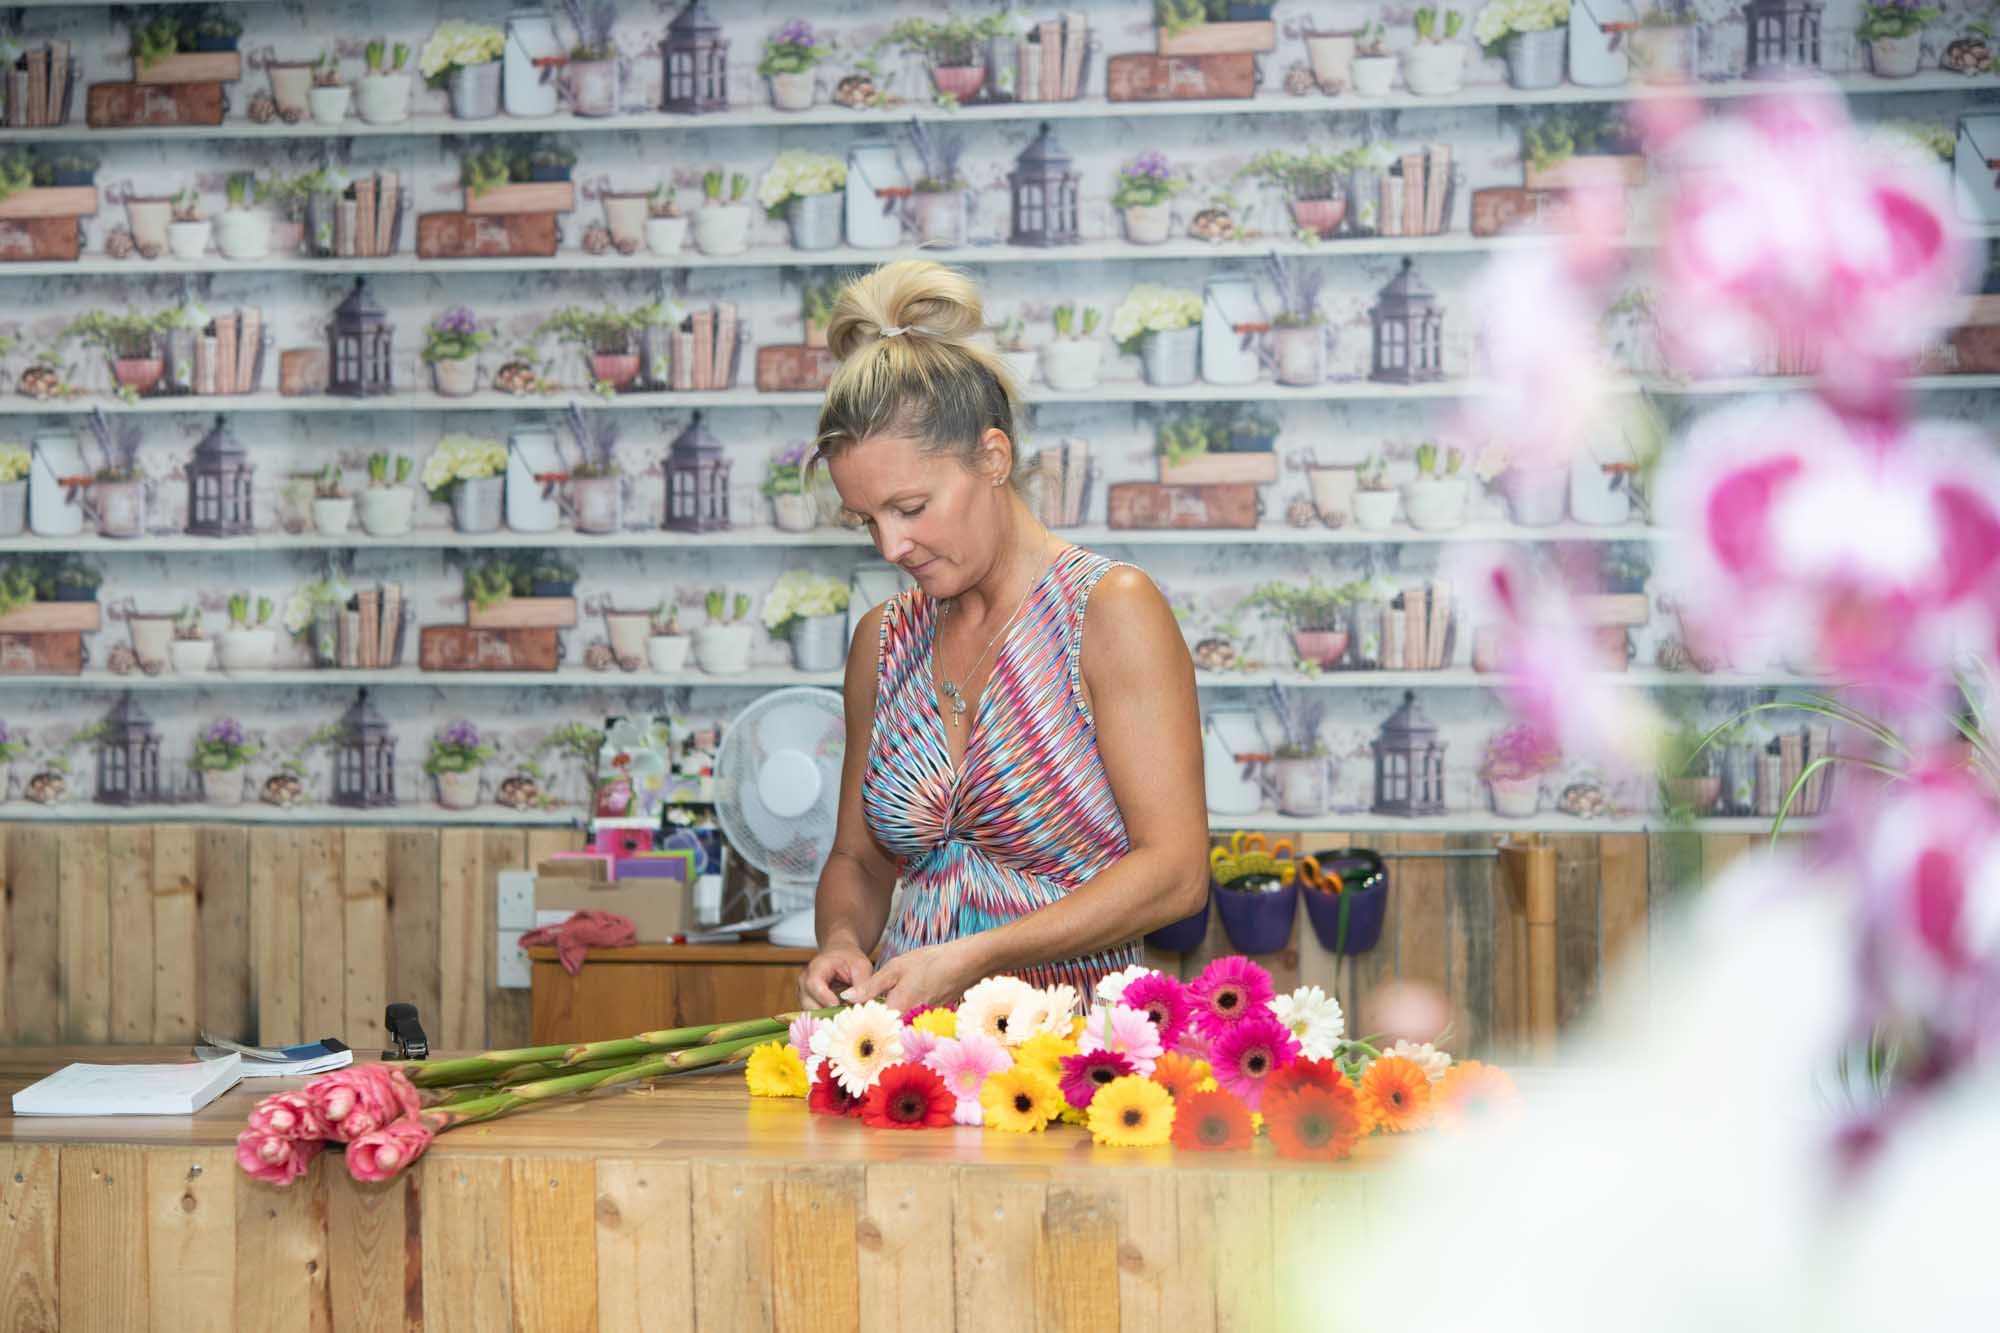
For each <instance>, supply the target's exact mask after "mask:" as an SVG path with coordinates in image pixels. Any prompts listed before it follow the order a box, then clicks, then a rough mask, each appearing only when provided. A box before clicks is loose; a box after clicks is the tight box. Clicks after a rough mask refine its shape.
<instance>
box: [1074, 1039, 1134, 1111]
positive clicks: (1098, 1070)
mask: <svg viewBox="0 0 2000 1333" xmlns="http://www.w3.org/2000/svg"><path fill="white" fill-rule="evenodd" d="M1062 1071H1063V1073H1062V1095H1063V1100H1064V1101H1066V1102H1068V1103H1069V1104H1070V1105H1071V1106H1074V1107H1075V1108H1076V1109H1077V1110H1079V1111H1082V1110H1086V1109H1088V1107H1089V1106H1090V1099H1091V1098H1092V1097H1095V1096H1096V1095H1097V1090H1098V1089H1099V1088H1101V1087H1103V1086H1104V1085H1105V1084H1107V1083H1109V1082H1110V1081H1111V1080H1112V1079H1114V1078H1123V1077H1125V1075H1127V1074H1136V1073H1138V1072H1139V1069H1138V1066H1136V1065H1134V1064H1133V1063H1132V1062H1131V1061H1130V1060H1129V1059H1127V1058H1126V1057H1125V1056H1123V1055H1120V1054H1119V1053H1118V1052H1117V1051H1086V1052H1084V1053H1082V1054H1079V1055H1065V1056H1064V1057H1063V1058H1062Z"/></svg>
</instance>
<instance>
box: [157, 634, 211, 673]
mask: <svg viewBox="0 0 2000 1333" xmlns="http://www.w3.org/2000/svg"><path fill="white" fill-rule="evenodd" d="M167 660H168V661H169V662H171V663H172V664H173V668H174V674H175V675H176V676H199V675H203V674H205V673H206V672H207V671H208V669H209V668H210V667H211V666H213V665H215V640H214V639H175V640H174V641H173V643H172V645H171V646H169V647H168V649H167Z"/></svg>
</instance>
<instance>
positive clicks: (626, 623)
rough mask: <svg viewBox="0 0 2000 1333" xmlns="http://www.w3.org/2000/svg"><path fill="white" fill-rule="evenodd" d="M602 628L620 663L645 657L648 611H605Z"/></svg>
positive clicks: (649, 625)
mask: <svg viewBox="0 0 2000 1333" xmlns="http://www.w3.org/2000/svg"><path fill="white" fill-rule="evenodd" d="M604 628H605V629H606V631H608V632H609V634H610V636H611V651H612V653H613V654H614V655H615V656H617V657H618V658H619V659H620V660H621V661H622V660H623V659H625V658H628V657H640V658H643V657H645V656H646V652H647V648H646V640H647V639H649V638H651V637H652V632H653V616H652V613H651V612H650V611H606V612H605V613H604ZM745 628H746V629H747V628H748V627H747V626H746V627H745Z"/></svg>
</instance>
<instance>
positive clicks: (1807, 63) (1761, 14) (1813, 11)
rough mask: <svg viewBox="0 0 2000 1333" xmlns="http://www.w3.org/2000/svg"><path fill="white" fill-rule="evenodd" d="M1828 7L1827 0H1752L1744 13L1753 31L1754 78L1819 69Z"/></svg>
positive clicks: (1751, 61)
mask: <svg viewBox="0 0 2000 1333" xmlns="http://www.w3.org/2000/svg"><path fill="white" fill-rule="evenodd" d="M1825 7H1826V6H1825V4H1824V2H1823V0H1750V4H1749V7H1748V8H1747V9H1745V10H1744V13H1743V19H1744V23H1745V25H1746V26H1747V27H1748V29H1749V32H1750V58H1749V64H1748V68H1747V70H1746V72H1747V73H1748V74H1749V75H1750V77H1751V78H1753V79H1776V78H1783V77H1785V76H1786V75H1788V74H1800V73H1804V72H1806V71H1809V70H1816V69H1818V68H1819V50H1820V48H1819V21H1820V11H1821V10H1822V9H1824V8H1825Z"/></svg>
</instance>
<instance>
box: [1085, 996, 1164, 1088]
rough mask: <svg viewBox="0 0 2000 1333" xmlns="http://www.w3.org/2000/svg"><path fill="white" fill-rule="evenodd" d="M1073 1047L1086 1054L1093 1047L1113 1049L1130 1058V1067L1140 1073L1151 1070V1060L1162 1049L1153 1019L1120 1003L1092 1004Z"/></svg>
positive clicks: (1156, 1058) (1157, 1057)
mask: <svg viewBox="0 0 2000 1333" xmlns="http://www.w3.org/2000/svg"><path fill="white" fill-rule="evenodd" d="M1076 1048H1077V1050H1079V1051H1082V1052H1083V1053H1084V1054H1086V1055H1089V1054H1091V1053H1092V1052H1094V1051H1115V1052H1117V1053H1118V1054H1119V1055H1122V1056H1124V1057H1125V1058H1126V1059H1128V1060H1130V1061H1131V1062H1132V1068H1133V1069H1134V1070H1136V1071H1137V1072H1139V1073H1141V1074H1150V1073H1152V1072H1153V1063H1154V1061H1156V1060H1158V1059H1159V1058H1160V1053H1161V1052H1162V1051H1163V1050H1164V1049H1165V1048H1164V1047H1163V1046H1161V1044H1160V1030H1159V1029H1158V1028H1156V1027H1154V1026H1153V1020H1152V1019H1150V1018H1148V1017H1146V1015H1145V1014H1144V1013H1143V1012H1142V1011H1140V1010H1138V1009H1129V1008H1127V1007H1126V1006H1124V1005H1122V1004H1114V1005H1110V1006H1105V1005H1096V1006H1093V1007H1092V1009H1091V1011H1090V1013H1089V1014H1088V1015H1087V1016H1086V1017H1085V1018H1084V1023H1083V1031H1082V1032H1081V1033H1080V1034H1078V1036H1077V1039H1076Z"/></svg>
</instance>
